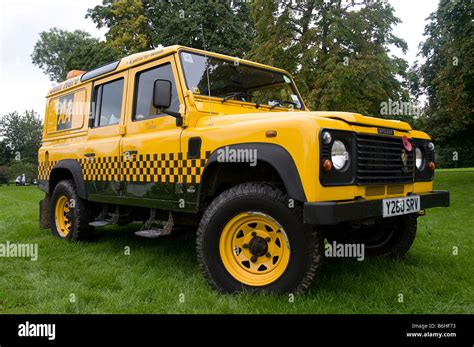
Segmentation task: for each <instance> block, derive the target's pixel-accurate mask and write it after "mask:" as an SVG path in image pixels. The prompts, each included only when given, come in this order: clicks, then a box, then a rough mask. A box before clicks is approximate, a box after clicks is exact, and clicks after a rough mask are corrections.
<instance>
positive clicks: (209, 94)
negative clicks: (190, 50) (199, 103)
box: [200, 24, 212, 126]
mask: <svg viewBox="0 0 474 347" xmlns="http://www.w3.org/2000/svg"><path fill="white" fill-rule="evenodd" d="M200 27H201V35H202V46H203V47H204V51H205V53H204V58H206V75H207V76H206V77H207V91H208V98H209V99H208V100H209V125H210V126H211V125H212V103H211V81H210V80H209V60H208V57H207V45H206V39H205V38H204V29H203V27H202V24H201V25H200Z"/></svg>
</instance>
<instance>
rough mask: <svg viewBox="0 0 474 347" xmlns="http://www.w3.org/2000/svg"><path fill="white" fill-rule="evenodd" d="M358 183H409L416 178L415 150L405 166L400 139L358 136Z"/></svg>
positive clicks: (409, 155)
mask: <svg viewBox="0 0 474 347" xmlns="http://www.w3.org/2000/svg"><path fill="white" fill-rule="evenodd" d="M356 142H357V183H358V184H359V185H366V184H385V183H387V184H388V183H409V182H413V177H414V169H415V163H414V150H413V151H411V152H406V153H407V165H406V166H404V165H403V161H402V151H403V150H404V147H403V143H402V139H401V138H399V137H389V136H377V135H367V134H357V136H356Z"/></svg>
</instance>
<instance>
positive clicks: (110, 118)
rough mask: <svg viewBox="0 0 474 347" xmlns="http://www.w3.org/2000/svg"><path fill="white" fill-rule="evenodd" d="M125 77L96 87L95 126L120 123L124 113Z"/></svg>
mask: <svg viewBox="0 0 474 347" xmlns="http://www.w3.org/2000/svg"><path fill="white" fill-rule="evenodd" d="M122 97H123V78H121V79H118V80H115V81H112V82H108V83H105V84H101V85H99V86H96V87H95V88H94V100H95V110H94V116H93V118H94V122H93V124H91V126H93V127H102V126H106V125H114V124H118V123H119V121H120V114H121V113H122Z"/></svg>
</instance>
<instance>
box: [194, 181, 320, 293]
mask: <svg viewBox="0 0 474 347" xmlns="http://www.w3.org/2000/svg"><path fill="white" fill-rule="evenodd" d="M287 201H288V199H287V198H286V197H285V196H284V195H283V194H282V193H281V192H280V191H279V190H277V189H275V188H274V187H272V186H269V185H265V184H255V183H247V184H241V185H239V186H236V187H233V188H231V189H229V190H227V191H225V192H223V193H222V194H221V195H219V196H218V197H217V198H216V199H215V200H214V201H213V202H212V204H211V205H210V206H209V208H208V209H207V210H206V212H205V213H204V216H203V218H202V220H201V223H200V226H199V229H198V235H197V254H198V260H199V263H200V266H201V269H202V271H203V274H204V276H205V277H206V279H207V280H208V282H209V284H210V285H211V286H212V287H213V288H215V289H217V290H219V291H223V292H236V291H241V290H261V291H266V292H275V293H282V292H293V293H301V292H304V291H305V290H306V289H308V288H309V286H310V285H311V283H312V281H313V279H314V277H315V275H316V270H317V269H318V267H319V264H320V261H321V258H322V246H323V245H322V237H320V235H321V233H319V232H317V231H316V230H314V229H313V228H311V227H310V226H307V225H304V224H303V223H302V220H303V219H302V211H301V208H300V207H295V208H289V207H288V206H287Z"/></svg>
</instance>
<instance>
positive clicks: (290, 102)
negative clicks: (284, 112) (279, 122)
mask: <svg viewBox="0 0 474 347" xmlns="http://www.w3.org/2000/svg"><path fill="white" fill-rule="evenodd" d="M275 101H276V102H277V104H275V105H273V106H271V107H270V110H271V109H273V108H275V107H277V106H281V105H284V104H287V105H293V106H298V104H297V103H296V102H294V101H289V100H275Z"/></svg>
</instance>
